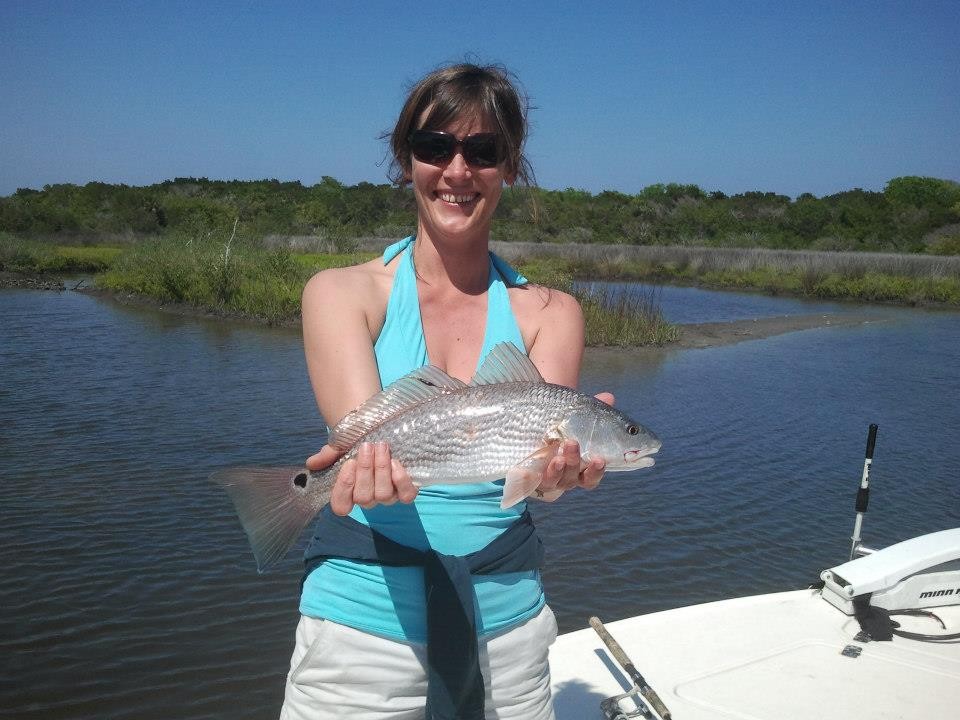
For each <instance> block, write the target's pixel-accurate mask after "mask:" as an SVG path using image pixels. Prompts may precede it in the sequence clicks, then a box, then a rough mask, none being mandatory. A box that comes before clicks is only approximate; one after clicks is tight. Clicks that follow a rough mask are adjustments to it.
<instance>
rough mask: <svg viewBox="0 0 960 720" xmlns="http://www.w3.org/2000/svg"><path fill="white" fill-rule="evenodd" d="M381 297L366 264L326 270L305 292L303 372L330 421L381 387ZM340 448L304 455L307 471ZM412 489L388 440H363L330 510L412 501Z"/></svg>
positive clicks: (342, 472) (340, 479)
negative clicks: (376, 344) (377, 345)
mask: <svg viewBox="0 0 960 720" xmlns="http://www.w3.org/2000/svg"><path fill="white" fill-rule="evenodd" d="M385 306H386V303H385V301H384V300H383V299H382V298H381V297H380V292H379V288H378V285H377V276H376V274H375V272H374V268H373V267H371V266H370V264H366V265H359V266H355V267H350V268H341V269H334V270H324V271H323V272H320V273H317V274H316V275H314V276H313V278H311V279H310V281H309V282H308V283H307V285H306V287H305V288H304V290H303V300H302V305H301V309H302V316H303V346H304V353H305V355H306V361H307V372H308V374H309V376H310V383H311V385H312V386H313V392H314V395H315V396H316V399H317V406H318V407H319V408H320V413H321V414H322V415H323V417H324V419H325V420H326V422H327V423H328V425H330V427H333V426H334V425H336V424H337V423H338V422H339V421H340V419H341V418H342V417H343V416H344V415H346V414H347V413H348V412H350V411H351V410H353V409H354V408H356V407H357V406H359V405H360V404H361V403H363V402H364V401H365V400H367V399H369V398H370V397H372V396H373V395H374V394H376V393H377V392H378V391H379V390H380V375H379V372H378V371H377V360H376V356H375V354H374V351H373V337H374V336H375V335H376V334H377V333H379V331H380V325H381V324H382V322H383V312H384V311H383V310H381V308H385ZM341 454H342V451H340V450H338V449H336V448H334V447H332V446H330V445H326V446H324V447H323V448H322V449H321V450H320V452H318V453H317V454H315V455H313V456H311V457H310V458H308V459H307V462H306V466H307V467H308V468H309V469H310V470H321V469H323V468H325V467H329V466H330V465H332V464H333V463H334V462H336V460H337V458H339V457H340V455H341ZM416 494H417V488H416V487H415V486H414V485H413V484H412V483H411V481H410V477H409V476H408V475H407V473H406V471H405V470H404V469H403V468H402V467H401V466H400V465H399V464H398V463H397V462H396V461H395V460H393V459H392V458H391V456H390V448H389V447H388V446H387V445H386V443H377V444H376V445H374V444H371V443H363V444H362V445H361V446H360V447H359V448H358V453H357V456H356V458H355V459H351V460H348V461H347V462H346V463H344V465H343V467H342V468H341V470H340V473H339V474H338V475H337V481H336V484H335V485H334V488H333V494H332V495H331V498H330V506H331V509H332V510H333V511H334V512H335V513H337V514H338V515H346V514H347V513H349V512H350V510H352V509H353V506H354V505H355V504H356V505H360V506H361V507H372V506H373V505H376V504H378V503H383V504H390V503H393V502H395V501H397V500H400V501H402V502H412V501H413V499H414V498H415V497H416Z"/></svg>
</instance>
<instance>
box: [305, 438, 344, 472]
mask: <svg viewBox="0 0 960 720" xmlns="http://www.w3.org/2000/svg"><path fill="white" fill-rule="evenodd" d="M341 455H343V451H342V450H339V449H337V448H335V447H333V446H332V445H324V446H323V447H322V448H320V450H319V452H317V454H316V455H311V456H310V457H308V458H307V461H306V462H305V463H304V465H305V466H306V468H307V470H313V471H314V472H316V471H318V470H323V469H324V468H327V467H330V466H331V465H333V464H334V463H335V462H336V461H337V458H339V457H340V456H341Z"/></svg>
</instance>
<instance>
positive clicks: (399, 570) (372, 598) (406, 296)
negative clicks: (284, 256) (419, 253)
mask: <svg viewBox="0 0 960 720" xmlns="http://www.w3.org/2000/svg"><path fill="white" fill-rule="evenodd" d="M413 242H414V238H413V237H408V238H405V239H404V240H401V241H399V242H397V243H394V244H393V245H391V246H389V247H388V248H386V250H385V251H384V253H383V262H384V265H386V264H388V263H390V262H392V261H394V260H395V259H397V262H399V265H398V266H397V270H396V272H395V274H394V278H393V287H392V289H391V292H390V299H389V301H388V303H387V313H386V317H385V319H384V324H383V329H382V330H381V331H380V336H379V337H378V338H377V341H376V343H375V344H374V353H375V355H376V358H377V365H378V369H379V372H380V386H381V387H386V386H387V385H389V384H390V383H392V382H394V381H395V380H397V379H398V378H400V377H402V376H404V375H406V374H407V373H409V372H410V371H411V370H415V369H416V368H418V367H422V366H423V365H426V364H427V363H428V362H429V358H428V357H427V344H426V340H425V339H424V336H423V325H422V323H421V319H420V302H419V296H418V294H417V277H416V269H415V268H414V264H413ZM398 256H399V258H398ZM526 282H527V279H526V278H525V277H523V276H522V275H520V274H519V273H518V272H517V271H516V270H514V269H513V268H511V267H510V266H509V265H508V264H507V263H506V262H504V261H503V260H502V259H501V258H499V257H497V256H496V255H495V254H493V253H490V279H489V282H488V285H487V326H486V331H485V335H484V340H483V347H482V349H481V351H480V359H479V362H482V361H483V358H485V357H486V356H487V353H489V352H490V350H491V349H492V348H493V346H494V345H496V344H497V343H499V342H504V341H506V342H512V343H513V344H514V345H516V346H517V347H518V348H519V349H520V350H522V351H524V352H526V348H525V347H524V344H523V338H522V336H521V334H520V329H519V327H518V326H517V322H516V319H515V318H514V316H513V310H512V309H511V307H510V297H509V295H508V293H507V287H508V285H523V284H525V283H526ZM502 495H503V481H497V482H488V483H475V484H470V485H431V486H429V487H424V488H421V489H420V492H419V493H418V495H417V499H416V501H415V502H414V503H412V504H410V505H404V504H402V503H397V504H394V505H390V506H376V507H373V508H371V509H370V510H364V509H362V508H360V507H359V506H356V507H354V509H353V512H351V513H350V515H351V517H353V518H354V519H355V520H357V521H358V522H361V523H364V524H365V525H369V526H371V527H373V528H375V529H376V530H377V531H379V532H380V533H382V534H384V535H386V536H387V537H389V538H391V539H392V540H396V541H397V542H399V543H402V544H404V545H407V546H410V547H414V548H418V549H420V550H425V549H427V548H428V547H432V548H434V549H435V550H437V551H438V552H441V553H445V554H448V555H466V554H468V553H471V552H475V551H477V550H479V549H481V548H483V547H485V546H486V545H488V544H489V543H490V542H491V541H492V540H493V539H494V538H496V537H497V536H498V535H499V534H500V533H502V532H503V531H504V530H506V529H507V528H508V527H510V525H511V524H513V522H514V521H515V520H516V519H517V518H518V517H519V516H520V515H521V514H522V513H523V511H524V509H525V508H526V503H522V502H521V503H518V504H517V505H514V506H513V507H511V508H507V509H501V507H500V498H501V497H502ZM473 585H474V590H475V595H476V609H477V618H478V623H477V625H478V627H477V629H478V634H479V635H481V636H483V635H490V634H492V633H495V632H499V631H501V630H504V629H506V628H509V627H512V626H514V625H517V624H519V623H522V622H524V621H525V620H527V619H528V618H530V617H533V615H535V614H536V613H537V612H539V610H540V608H541V607H542V606H543V604H544V595H543V586H542V584H541V582H540V575H539V573H538V572H536V571H530V572H519V573H503V574H499V575H491V576H476V577H474V578H473ZM425 608H426V601H425V598H424V591H423V569H422V568H419V567H383V566H380V565H370V564H366V563H359V562H354V561H350V560H342V559H331V560H327V561H326V562H324V563H323V564H322V565H321V566H319V567H318V568H316V569H315V570H314V571H313V572H311V573H310V574H309V575H308V576H307V578H306V580H305V582H304V585H303V594H302V596H301V600H300V612H301V613H303V614H304V615H309V616H311V617H319V618H327V619H329V620H333V621H334V622H337V623H341V624H343V625H349V626H351V627H354V628H357V629H359V630H364V631H366V632H371V633H376V634H378V635H383V636H386V637H390V638H394V639H398V640H406V641H411V642H421V643H422V642H426V639H427V630H426V610H425Z"/></svg>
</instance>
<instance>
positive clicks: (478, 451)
mask: <svg viewBox="0 0 960 720" xmlns="http://www.w3.org/2000/svg"><path fill="white" fill-rule="evenodd" d="M583 400H588V401H589V400H590V398H587V397H586V396H584V395H582V394H580V393H578V392H576V391H574V390H571V389H570V388H566V387H562V386H559V385H550V384H546V383H502V384H499V385H481V386H478V387H468V388H466V389H464V390H461V391H455V392H451V393H447V394H444V395H441V396H439V397H438V398H437V399H436V400H434V401H432V402H430V403H429V407H413V408H411V409H409V410H407V411H406V412H403V413H401V414H400V415H397V416H395V417H393V418H390V419H388V420H387V421H385V422H384V423H382V424H381V425H379V426H378V427H376V428H374V429H373V430H371V431H370V432H369V433H368V434H367V435H365V436H364V437H363V438H362V441H364V442H380V441H385V442H387V443H389V444H390V447H391V450H392V454H393V456H394V457H395V458H396V459H397V461H398V462H399V463H400V464H401V465H403V467H404V468H405V469H406V470H407V472H408V474H409V475H410V477H411V479H412V480H413V481H414V482H415V483H418V484H432V483H437V482H442V483H444V484H458V483H474V482H485V481H489V480H497V479H499V478H502V477H504V475H505V474H506V472H507V470H508V469H509V468H510V467H511V466H512V465H513V464H514V463H515V462H516V461H517V460H520V459H523V458H525V457H527V456H528V455H530V454H532V453H533V452H534V451H535V450H536V449H537V448H539V447H542V446H543V444H544V441H545V439H546V436H547V433H548V432H549V431H550V430H551V429H553V428H556V427H558V426H559V425H560V424H561V423H562V422H563V420H564V418H565V417H567V416H568V415H569V413H570V411H571V410H572V409H573V408H574V407H576V406H577V405H578V404H582V401H583ZM594 402H596V401H594ZM357 450H358V447H357V446H356V445H355V446H354V447H353V448H352V449H351V450H350V451H349V452H348V453H347V455H346V457H345V458H344V459H349V458H351V457H355V456H356V453H357ZM338 470H339V469H338Z"/></svg>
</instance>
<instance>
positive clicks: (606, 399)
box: [594, 392, 617, 405]
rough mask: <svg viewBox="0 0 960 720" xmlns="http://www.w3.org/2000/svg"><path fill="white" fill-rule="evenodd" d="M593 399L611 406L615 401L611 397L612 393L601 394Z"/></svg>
mask: <svg viewBox="0 0 960 720" xmlns="http://www.w3.org/2000/svg"><path fill="white" fill-rule="evenodd" d="M594 397H595V398H596V399H597V400H599V401H600V402H603V403H606V404H607V405H613V404H614V403H615V402H616V401H617V399H616V398H615V397H614V396H613V393H610V392H601V393H597V394H596V395H594Z"/></svg>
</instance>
